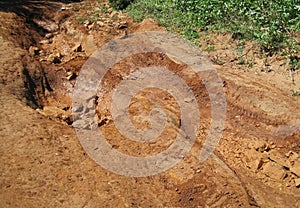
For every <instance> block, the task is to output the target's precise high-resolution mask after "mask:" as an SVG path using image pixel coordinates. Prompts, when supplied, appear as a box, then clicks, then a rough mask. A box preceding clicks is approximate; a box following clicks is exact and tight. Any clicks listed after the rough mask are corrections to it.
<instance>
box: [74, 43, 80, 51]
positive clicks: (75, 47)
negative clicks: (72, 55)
mask: <svg viewBox="0 0 300 208" xmlns="http://www.w3.org/2000/svg"><path fill="white" fill-rule="evenodd" d="M72 51H73V52H82V46H81V44H80V43H79V44H77V45H75V46H74V47H73V48H72Z"/></svg>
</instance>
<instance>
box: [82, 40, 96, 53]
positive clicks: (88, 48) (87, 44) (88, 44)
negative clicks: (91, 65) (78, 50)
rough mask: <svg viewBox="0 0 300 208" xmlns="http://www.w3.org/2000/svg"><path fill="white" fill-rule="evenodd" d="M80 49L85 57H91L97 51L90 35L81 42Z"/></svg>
mask: <svg viewBox="0 0 300 208" xmlns="http://www.w3.org/2000/svg"><path fill="white" fill-rule="evenodd" d="M82 49H83V51H84V52H85V53H86V55H87V56H90V55H92V53H94V52H95V51H96V50H97V46H96V44H95V41H94V37H93V36H92V35H88V36H86V37H85V38H83V40H82Z"/></svg>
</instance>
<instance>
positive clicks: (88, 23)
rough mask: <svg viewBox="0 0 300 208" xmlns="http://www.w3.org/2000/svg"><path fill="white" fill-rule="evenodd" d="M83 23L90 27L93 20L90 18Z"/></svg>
mask: <svg viewBox="0 0 300 208" xmlns="http://www.w3.org/2000/svg"><path fill="white" fill-rule="evenodd" d="M83 24H84V26H85V27H88V26H89V25H90V24H91V22H90V21H89V20H85V21H84V23H83Z"/></svg>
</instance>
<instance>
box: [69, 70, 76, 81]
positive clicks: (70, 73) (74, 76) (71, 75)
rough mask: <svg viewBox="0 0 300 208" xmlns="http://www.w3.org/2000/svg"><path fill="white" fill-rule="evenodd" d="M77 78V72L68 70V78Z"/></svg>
mask: <svg viewBox="0 0 300 208" xmlns="http://www.w3.org/2000/svg"><path fill="white" fill-rule="evenodd" d="M75 78H76V74H75V73H74V72H71V71H69V72H67V80H69V81H70V80H72V79H75Z"/></svg>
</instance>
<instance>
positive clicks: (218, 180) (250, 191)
mask: <svg viewBox="0 0 300 208" xmlns="http://www.w3.org/2000/svg"><path fill="white" fill-rule="evenodd" d="M3 2H4V3H3ZM3 2H2V3H1V4H5V6H6V8H7V9H6V10H4V9H2V11H1V12H0V16H1V17H2V18H1V20H0V26H1V28H3V29H1V32H0V35H1V36H0V47H1V51H0V56H1V59H0V62H1V65H0V66H1V67H0V78H1V83H0V85H1V87H0V90H1V91H0V105H1V108H0V111H1V117H0V124H1V127H0V138H1V145H0V167H1V171H0V206H1V207H251V206H254V207H255V206H256V207H300V203H299V201H300V189H299V187H300V131H299V128H300V127H299V126H300V108H299V106H300V99H299V96H291V91H295V90H300V86H299V83H300V75H299V72H298V74H297V73H295V75H294V79H295V84H292V83H291V79H290V78H289V77H288V76H289V75H288V73H286V71H285V70H283V69H282V68H280V66H281V65H280V64H282V61H281V60H274V61H273V62H272V63H271V66H270V67H271V69H272V70H271V71H270V72H264V70H261V68H260V67H261V66H262V65H260V61H261V59H259V58H257V57H254V56H253V58H256V59H255V61H256V63H257V64H254V66H253V68H247V67H246V66H243V65H238V64H237V63H236V62H226V63H225V64H223V65H215V67H216V68H217V70H218V73H219V75H220V77H221V78H222V80H223V81H224V82H223V86H224V91H225V92H226V98H227V113H226V116H227V120H226V126H225V130H224V133H223V137H222V139H221V141H220V143H219V145H218V146H217V148H216V150H215V151H214V154H213V155H212V157H211V158H210V159H209V160H207V161H205V162H204V163H200V162H199V160H198V158H197V155H198V154H199V149H201V146H202V143H203V138H205V135H206V134H207V129H208V126H209V124H210V122H209V119H210V111H209V98H208V94H207V92H206V89H205V87H204V85H203V84H201V81H199V82H196V81H195V80H194V79H192V78H191V79H189V76H191V77H193V76H192V74H188V75H189V76H188V75H185V74H184V73H183V75H185V76H186V79H187V84H189V85H191V86H192V89H193V90H194V91H195V93H196V94H197V97H198V102H199V103H200V104H201V105H199V106H208V108H200V109H199V110H200V111H201V113H202V115H203V117H204V118H203V120H202V123H201V127H200V132H199V136H198V139H197V142H196V143H195V144H194V146H193V148H192V150H191V152H190V153H189V154H188V155H187V156H186V157H185V158H184V160H183V161H182V162H181V163H179V164H178V165H176V166H175V167H174V168H172V169H171V170H169V171H167V172H164V173H160V174H158V175H155V176H150V177H141V178H134V177H133V178H130V177H125V176H120V175H116V174H114V173H111V172H109V171H107V170H105V169H104V168H102V167H101V166H99V165H97V164H96V163H95V162H94V161H93V160H92V159H90V157H88V156H87V154H86V152H85V151H84V150H83V148H82V147H81V145H80V143H79V141H78V138H77V136H76V133H75V130H74V128H73V127H72V117H71V116H70V109H71V93H72V90H73V87H74V84H75V82H76V77H77V76H78V73H79V71H80V68H81V67H82V65H83V63H84V62H85V61H86V60H87V58H88V56H89V55H91V54H92V52H93V51H94V50H96V49H97V48H98V47H100V46H101V45H103V44H104V43H105V42H107V40H109V39H112V38H115V37H122V36H123V35H125V34H126V32H125V31H127V32H128V33H133V32H135V31H151V30H156V31H157V30H159V31H162V30H164V29H163V28H162V27H160V26H158V25H157V24H156V23H155V22H153V21H152V20H145V21H144V22H142V23H139V24H138V23H135V22H134V21H133V20H131V19H130V18H128V17H127V16H126V15H125V14H122V13H116V12H113V11H111V10H109V9H108V10H106V11H105V13H104V14H101V15H100V14H99V15H100V16H99V19H98V20H97V21H92V20H89V21H85V22H83V23H82V24H78V20H80V21H81V19H80V18H79V17H84V15H86V14H88V15H91V14H94V13H93V11H95V10H96V8H102V7H103V4H101V3H98V4H97V5H96V6H95V5H94V4H93V6H91V5H89V4H88V3H86V2H82V3H72V4H67V5H63V4H62V3H61V2H58V1H47V4H46V3H40V4H37V3H35V4H33V3H32V2H31V3H30V1H28V4H26V5H25V6H27V7H28V8H24V7H22V8H24V10H20V4H19V5H18V7H16V5H13V4H9V3H7V2H6V1H3ZM26 2H27V1H26ZM21 6H24V5H21ZM61 6H63V8H62V9H60V8H61ZM37 7H38V8H39V9H40V10H39V11H43V12H42V13H43V15H44V16H43V18H37V17H38V15H41V13H39V14H38V13H35V12H36V11H37V10H36V8H37ZM3 8H4V7H3ZM16 8H17V10H16ZM34 8H35V10H32V9H34ZM18 11H22V12H31V14H32V15H29V16H26V17H27V20H26V18H25V17H23V16H22V14H20V13H18ZM87 11H88V12H87ZM16 13H17V14H16ZM8 23H9V24H8ZM49 26H50V27H49ZM220 39H222V41H221V42H222V44H232V45H230V47H227V49H224V47H222V44H220V42H218V40H220ZM214 40H215V41H216V43H215V44H216V46H215V48H216V50H215V51H212V52H207V55H208V56H209V57H210V58H211V59H212V60H215V59H216V57H217V58H218V59H222V58H223V59H224V60H229V59H230V58H231V57H230V56H234V54H233V52H232V51H231V50H230V49H228V48H233V47H234V44H235V43H234V42H233V43H229V42H226V41H227V40H229V39H228V37H227V36H219V37H216V38H212V39H211V41H214ZM210 44H211V43H210ZM218 44H220V45H218ZM249 44H250V43H249ZM223 46H224V45H223ZM222 48H223V49H222ZM224 54H227V55H226V57H223V56H224ZM124 62H125V63H119V64H117V65H116V66H115V67H114V68H113V70H112V73H111V74H110V76H107V77H106V81H107V83H110V84H108V85H107V88H105V89H102V91H100V92H101V93H102V94H101V93H100V94H101V95H102V97H101V96H99V97H100V98H99V99H98V103H100V104H98V106H97V110H98V114H99V115H98V116H99V123H101V125H100V128H101V130H102V131H103V132H105V134H107V136H108V140H109V142H111V143H112V144H113V145H115V146H116V147H117V148H118V150H119V151H123V152H126V151H127V152H126V153H130V154H133V155H135V154H137V155H138V154H143V155H147V154H153V153H156V152H160V151H162V150H163V149H164V148H166V146H168V145H169V143H170V141H171V140H167V142H166V140H163V139H164V138H165V136H164V135H162V140H159V141H158V142H157V143H156V144H155V145H154V144H153V145H154V146H152V147H149V146H143V145H137V144H135V143H132V142H130V141H126V139H124V138H122V137H121V136H120V135H119V134H118V132H117V130H116V128H115V127H114V125H113V122H111V117H110V114H109V113H107V111H106V110H107V109H106V108H107V106H109V104H110V99H109V97H110V95H111V92H112V89H113V87H114V85H115V84H116V83H118V82H119V81H120V75H124V74H126V73H125V71H126V70H132V69H133V68H139V67H142V66H149V65H155V64H156V65H157V64H159V65H164V66H169V67H170V68H171V70H177V69H178V68H180V64H178V63H174V62H173V60H170V59H169V58H168V57H167V56H161V55H158V54H144V55H139V56H135V57H129V58H128V59H127V60H125V61H124ZM244 68H247V69H244ZM273 69H274V70H273ZM275 69H278V70H275ZM122 70H123V71H122ZM24 86H25V87H24ZM152 93H153V92H152ZM166 97H167V99H160V98H166ZM148 100H150V101H151V102H152V101H153V102H154V101H156V102H158V103H159V104H160V105H164V106H167V107H166V110H167V112H169V114H170V115H172V116H173V118H174V121H173V124H174V125H173V124H172V126H171V127H170V132H172V130H174V129H175V132H176V129H177V128H178V124H179V120H178V118H179V117H178V115H179V113H180V112H179V109H178V105H176V104H175V103H174V102H173V101H174V100H172V98H169V97H168V96H167V95H165V94H164V93H163V92H161V91H155V92H154V93H153V94H152V95H151V93H149V92H147V91H145V92H143V93H140V94H139V95H138V96H137V97H136V100H135V101H136V102H135V103H134V104H133V105H132V106H131V112H132V114H133V122H136V125H140V126H139V127H141V128H143V127H145V126H147V125H146V124H145V123H143V122H140V121H143V119H145V116H144V115H145V114H143V113H144V112H143V111H146V112H147V109H148V107H149V108H150V107H151V106H150V103H151V102H148ZM28 105H29V106H31V107H29V106H28ZM37 107H39V108H42V107H43V110H41V109H37V110H36V108H37ZM140 113H141V114H140ZM171 142H172V141H171Z"/></svg>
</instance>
